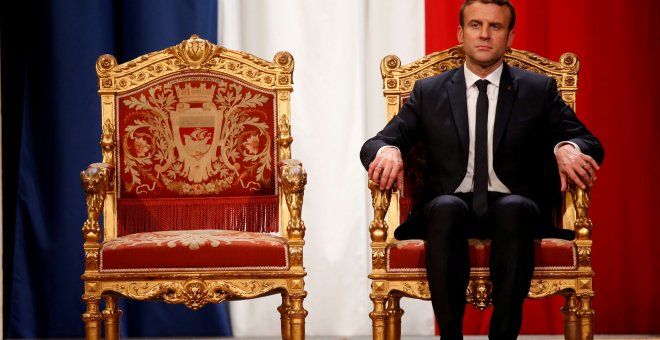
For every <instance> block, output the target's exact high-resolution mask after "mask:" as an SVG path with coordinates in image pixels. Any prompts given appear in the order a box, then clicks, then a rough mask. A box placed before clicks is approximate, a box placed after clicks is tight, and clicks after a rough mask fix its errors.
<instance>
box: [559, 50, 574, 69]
mask: <svg viewBox="0 0 660 340" xmlns="http://www.w3.org/2000/svg"><path fill="white" fill-rule="evenodd" d="M559 62H560V63H561V64H562V65H564V66H566V67H570V68H576V67H577V64H578V58H577V56H576V55H575V54H573V53H564V54H562V55H561V57H559Z"/></svg>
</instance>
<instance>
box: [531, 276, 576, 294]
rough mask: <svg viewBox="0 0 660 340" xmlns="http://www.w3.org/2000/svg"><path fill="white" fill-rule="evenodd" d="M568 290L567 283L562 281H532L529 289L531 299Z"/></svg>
mask: <svg viewBox="0 0 660 340" xmlns="http://www.w3.org/2000/svg"><path fill="white" fill-rule="evenodd" d="M566 288H567V287H566V285H565V283H564V282H563V281H560V280H551V281H547V280H532V283H531V284H530V287H529V294H528V296H529V297H531V298H542V297H546V296H549V295H552V294H554V293H557V292H559V291H561V290H564V289H566Z"/></svg>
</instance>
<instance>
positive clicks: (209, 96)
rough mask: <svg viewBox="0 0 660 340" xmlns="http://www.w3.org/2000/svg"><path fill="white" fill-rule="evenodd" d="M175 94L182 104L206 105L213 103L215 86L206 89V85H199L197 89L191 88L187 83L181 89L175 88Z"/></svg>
mask: <svg viewBox="0 0 660 340" xmlns="http://www.w3.org/2000/svg"><path fill="white" fill-rule="evenodd" d="M176 94H177V96H178V97H179V101H181V102H183V103H208V102H211V101H213V94H215V85H211V87H210V88H206V84H205V83H201V84H200V85H199V87H192V86H191V85H190V84H189V83H188V84H186V85H185V87H183V88H181V87H178V86H176Z"/></svg>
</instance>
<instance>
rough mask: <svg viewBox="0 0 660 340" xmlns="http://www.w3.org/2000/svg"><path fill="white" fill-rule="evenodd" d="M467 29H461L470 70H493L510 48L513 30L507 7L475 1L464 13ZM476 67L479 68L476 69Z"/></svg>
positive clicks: (461, 39)
mask: <svg viewBox="0 0 660 340" xmlns="http://www.w3.org/2000/svg"><path fill="white" fill-rule="evenodd" d="M463 19H464V21H463V22H464V25H465V27H461V26H459V27H458V34H457V35H458V42H459V43H462V44H463V49H464V50H465V58H466V63H467V66H468V68H470V69H471V70H472V71H473V72H475V71H476V69H481V70H490V71H493V70H494V69H495V68H497V67H498V66H499V65H500V63H501V62H502V60H503V57H504V54H505V53H506V51H507V50H508V49H509V48H510V47H511V43H512V42H513V36H514V31H513V30H511V31H509V22H510V20H511V12H510V11H509V8H507V7H505V6H498V5H496V4H484V3H481V2H474V3H472V4H470V5H469V6H467V7H465V10H464V12H463ZM475 68H476V69H475Z"/></svg>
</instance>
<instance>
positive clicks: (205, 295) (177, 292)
mask: <svg viewBox="0 0 660 340" xmlns="http://www.w3.org/2000/svg"><path fill="white" fill-rule="evenodd" d="M273 288H274V284H273V283H272V282H260V281H245V282H238V283H233V282H225V281H220V282H210V283H208V282H206V281H204V280H201V279H191V280H188V281H186V282H184V283H181V282H139V283H138V282H131V283H128V284H123V283H116V284H114V285H113V286H110V287H108V290H111V291H114V292H117V293H119V294H122V295H124V296H126V297H128V298H131V299H135V300H154V299H156V300H158V299H161V300H164V301H165V302H168V303H173V304H183V305H185V306H186V307H188V308H190V309H193V310H197V309H200V308H201V307H203V306H204V305H206V304H207V303H220V302H222V301H225V300H227V299H228V298H229V297H232V296H237V297H245V298H250V297H255V296H258V295H262V294H264V293H266V292H268V291H270V290H272V289H273Z"/></svg>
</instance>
